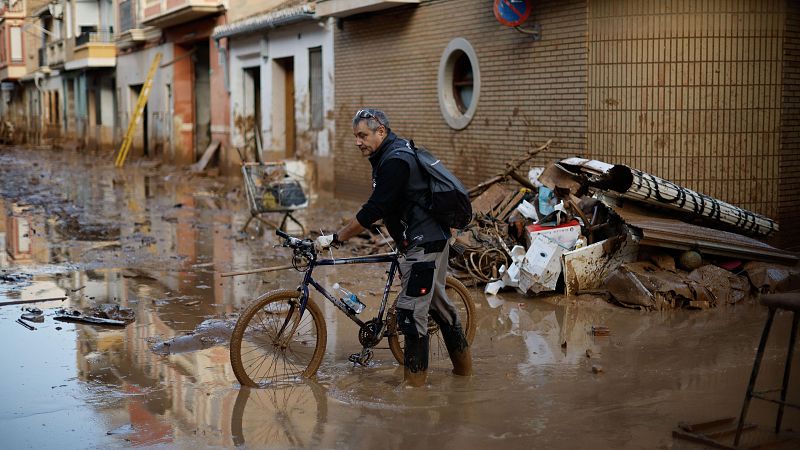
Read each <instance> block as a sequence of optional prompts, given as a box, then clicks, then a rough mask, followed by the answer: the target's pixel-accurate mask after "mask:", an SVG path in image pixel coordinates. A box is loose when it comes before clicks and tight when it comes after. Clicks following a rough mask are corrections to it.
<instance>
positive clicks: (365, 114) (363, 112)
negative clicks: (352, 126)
mask: <svg viewBox="0 0 800 450" xmlns="http://www.w3.org/2000/svg"><path fill="white" fill-rule="evenodd" d="M356 117H358V118H359V119H375V121H376V122H378V125H381V126H383V127H385V126H386V125H384V124H383V122H381V119H379V118H378V116H376V115H375V114H373V113H372V112H370V110H368V109H359V110H358V112H357V113H356Z"/></svg>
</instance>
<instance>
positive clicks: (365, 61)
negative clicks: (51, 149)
mask: <svg viewBox="0 0 800 450" xmlns="http://www.w3.org/2000/svg"><path fill="white" fill-rule="evenodd" d="M491 5H492V2H476V1H474V0H443V1H429V2H423V3H422V4H420V5H419V6H415V7H414V6H412V7H398V8H392V9H388V10H385V11H381V12H376V13H371V14H363V15H358V16H353V17H349V18H346V19H345V20H344V21H343V22H342V23H341V26H342V28H341V29H338V28H337V29H336V31H335V48H336V57H335V60H336V63H335V64H336V68H335V80H336V81H335V83H336V88H335V92H336V123H337V127H336V138H335V143H334V152H335V164H336V169H335V178H336V184H335V186H336V187H335V189H336V192H335V194H336V195H337V196H341V197H345V198H353V199H366V198H367V196H368V195H369V192H370V187H369V186H370V184H369V179H370V169H369V163H368V162H367V161H365V160H362V158H361V156H360V154H359V153H358V151H357V150H356V149H355V145H354V141H353V136H352V129H351V127H350V123H351V122H350V121H351V119H352V116H353V114H354V113H355V112H356V111H357V110H358V109H359V108H361V107H364V106H369V107H376V108H380V109H383V110H385V111H386V112H387V114H388V115H389V118H390V120H391V121H392V124H391V126H392V129H393V130H394V131H395V132H397V133H398V134H399V135H401V136H404V137H410V138H413V139H414V140H415V142H417V143H419V144H420V145H423V146H425V147H427V148H428V149H430V150H432V151H433V152H434V153H435V154H436V155H437V156H439V157H440V158H442V159H443V160H444V161H445V163H446V164H447V165H448V167H450V168H451V169H452V170H453V171H454V172H455V173H456V174H457V175H458V176H460V177H461V178H462V180H463V181H464V183H465V184H466V185H467V186H468V187H469V186H473V185H475V184H477V183H478V182H480V181H482V180H484V179H486V178H488V177H490V176H491V175H494V174H495V173H497V172H499V171H501V170H502V169H503V168H504V164H505V163H506V162H507V161H509V160H511V159H514V158H516V157H518V156H520V155H522V154H523V153H524V152H525V151H526V150H528V149H530V148H532V147H534V146H536V145H537V144H541V143H543V142H544V141H546V140H547V139H549V138H552V139H553V145H552V147H551V149H552V150H551V151H550V152H549V153H548V154H543V155H541V157H540V158H539V159H538V161H536V162H537V163H539V164H543V163H545V162H547V161H552V160H553V159H555V158H560V157H565V156H571V155H575V154H582V153H584V151H585V147H586V145H585V130H586V111H585V108H586V45H585V41H586V2H585V1H549V2H544V1H537V2H536V3H535V5H536V6H535V8H534V12H533V15H532V17H531V19H530V20H529V22H532V23H539V24H540V25H541V28H542V39H541V40H540V41H534V40H533V39H532V38H531V37H530V36H528V35H525V34H522V33H520V32H517V31H515V30H514V29H512V28H509V27H506V26H504V25H501V24H500V23H499V22H498V21H497V20H496V19H495V17H494V14H493V12H492V6H491ZM457 37H462V38H464V39H466V40H468V41H469V42H470V44H471V45H472V47H473V48H474V50H475V53H476V54H477V57H478V65H479V67H480V77H481V88H480V89H481V93H480V99H479V103H478V107H477V110H476V112H475V116H474V118H473V120H472V122H471V123H470V124H469V126H468V127H467V128H465V129H463V130H460V131H456V130H453V129H451V128H450V127H449V126H448V125H447V124H446V123H445V121H444V119H443V118H442V115H441V112H440V110H439V103H438V96H437V76H438V70H439V61H440V58H441V56H442V52H443V51H444V49H445V47H446V46H447V44H448V43H449V42H450V41H451V40H452V39H454V38H457Z"/></svg>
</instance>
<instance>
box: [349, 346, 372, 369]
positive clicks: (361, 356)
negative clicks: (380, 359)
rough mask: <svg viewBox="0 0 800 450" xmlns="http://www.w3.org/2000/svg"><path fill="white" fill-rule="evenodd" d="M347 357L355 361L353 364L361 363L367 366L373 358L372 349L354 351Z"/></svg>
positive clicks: (352, 361)
mask: <svg viewBox="0 0 800 450" xmlns="http://www.w3.org/2000/svg"><path fill="white" fill-rule="evenodd" d="M347 359H348V360H349V361H350V362H351V363H353V365H356V364H359V365H362V366H367V365H368V364H369V362H370V361H371V360H372V351H371V350H367V351H366V352H364V351H361V352H358V353H353V354H352V355H350V356H349V357H348V358H347Z"/></svg>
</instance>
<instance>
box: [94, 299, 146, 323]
mask: <svg viewBox="0 0 800 450" xmlns="http://www.w3.org/2000/svg"><path fill="white" fill-rule="evenodd" d="M91 312H92V316H94V317H99V318H101V319H111V320H119V321H122V322H125V323H131V322H134V321H135V320H136V313H135V312H134V311H133V310H132V309H131V308H126V307H124V306H119V305H117V304H114V303H103V304H101V305H97V306H95V307H94V308H92V310H91Z"/></svg>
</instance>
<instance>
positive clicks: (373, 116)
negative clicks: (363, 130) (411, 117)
mask: <svg viewBox="0 0 800 450" xmlns="http://www.w3.org/2000/svg"><path fill="white" fill-rule="evenodd" d="M362 120H366V121H367V128H369V129H370V131H375V130H377V129H378V127H380V126H381V125H383V126H384V127H386V129H387V130H388V129H389V118H388V117H386V113H385V112H383V111H381V110H379V109H373V108H364V109H359V110H358V112H357V113H356V115H355V116H353V128H355V127H357V126H358V124H359V123H360V122H361V121H362Z"/></svg>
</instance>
